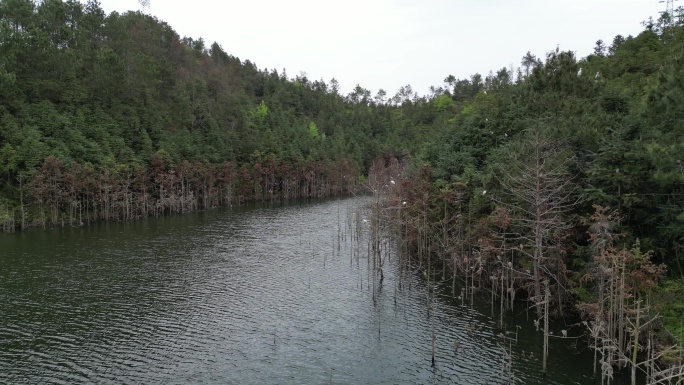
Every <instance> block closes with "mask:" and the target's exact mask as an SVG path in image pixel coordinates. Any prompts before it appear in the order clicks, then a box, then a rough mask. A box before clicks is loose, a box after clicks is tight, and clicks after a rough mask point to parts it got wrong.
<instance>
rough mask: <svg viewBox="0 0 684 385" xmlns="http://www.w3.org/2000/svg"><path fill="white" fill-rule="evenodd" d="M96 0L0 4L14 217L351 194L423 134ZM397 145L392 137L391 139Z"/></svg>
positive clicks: (0, 208)
mask: <svg viewBox="0 0 684 385" xmlns="http://www.w3.org/2000/svg"><path fill="white" fill-rule="evenodd" d="M338 91H339V85H338V84H337V82H336V81H335V79H332V80H331V81H330V82H329V84H326V82H324V81H323V80H318V81H310V80H309V79H308V78H307V77H306V76H305V75H304V74H300V75H298V76H296V77H294V78H288V76H287V74H286V73H285V72H284V71H281V72H280V73H279V72H278V71H277V70H267V69H264V70H260V69H258V68H257V66H256V65H255V64H254V63H251V62H250V61H249V60H245V61H241V60H240V59H239V58H236V57H234V56H231V55H229V54H227V53H226V52H225V51H224V50H223V49H222V48H221V47H220V46H219V45H218V44H217V43H214V44H212V45H211V46H210V47H206V45H205V43H204V41H203V40H202V39H201V38H200V39H192V38H189V37H183V38H181V37H180V36H179V35H178V34H177V33H176V32H175V31H174V30H173V29H172V28H171V27H170V26H168V25H167V24H166V23H164V22H162V21H159V20H157V19H155V18H153V17H151V16H148V15H144V14H141V13H139V12H129V13H126V14H118V13H116V12H114V13H112V14H110V15H106V14H105V13H104V12H103V10H102V9H101V8H100V6H99V3H98V2H97V1H88V2H87V3H85V4H83V3H81V2H79V1H75V0H71V1H61V0H46V1H41V2H34V1H31V0H7V1H2V2H1V3H0V223H1V224H2V228H3V230H4V231H14V230H16V229H26V228H30V227H34V226H40V227H44V226H46V225H80V224H83V223H88V221H91V220H96V219H107V220H128V219H131V218H137V217H140V216H146V215H161V214H163V213H173V212H184V211H189V210H196V209H203V208H207V207H213V206H216V205H222V204H234V203H243V202H247V201H264V200H269V201H274V200H283V199H292V198H299V197H320V196H328V195H335V194H340V193H344V192H346V191H347V189H348V188H350V187H353V186H355V185H357V184H358V182H359V179H360V178H363V177H362V175H363V170H365V169H367V167H368V165H369V164H370V162H371V160H372V159H373V158H374V157H376V156H377V155H379V154H384V153H393V152H395V151H396V152H397V153H400V154H408V153H410V152H415V150H416V148H417V146H418V144H417V141H416V140H415V137H413V136H412V135H413V134H414V131H412V130H411V129H410V127H409V122H408V121H407V120H405V119H404V118H403V117H402V115H401V114H397V112H398V108H397V106H396V105H394V106H390V105H384V104H383V105H379V104H376V101H370V102H369V100H370V97H369V92H368V91H366V90H363V89H361V88H360V87H357V89H356V90H355V91H354V92H353V93H351V94H350V95H347V96H343V95H340V94H339V92H338ZM390 143H394V144H396V145H393V144H390Z"/></svg>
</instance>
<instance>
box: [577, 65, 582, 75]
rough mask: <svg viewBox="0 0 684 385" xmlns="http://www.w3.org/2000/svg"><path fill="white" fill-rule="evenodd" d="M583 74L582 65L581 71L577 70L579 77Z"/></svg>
mask: <svg viewBox="0 0 684 385" xmlns="http://www.w3.org/2000/svg"><path fill="white" fill-rule="evenodd" d="M580 76H582V67H580V69H579V71H577V77H580Z"/></svg>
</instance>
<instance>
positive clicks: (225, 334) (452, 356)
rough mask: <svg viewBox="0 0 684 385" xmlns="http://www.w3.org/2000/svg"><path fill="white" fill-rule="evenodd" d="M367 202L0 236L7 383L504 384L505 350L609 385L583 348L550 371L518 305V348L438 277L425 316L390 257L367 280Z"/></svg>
mask: <svg viewBox="0 0 684 385" xmlns="http://www.w3.org/2000/svg"><path fill="white" fill-rule="evenodd" d="M368 202H369V200H368V198H364V197H356V198H348V199H336V200H322V201H315V202H313V203H297V204H289V205H278V206H251V207H240V208H233V209H216V210H210V211H206V212H200V213H193V214H187V215H182V216H172V217H165V218H160V219H143V220H140V221H136V222H131V223H99V224H95V225H92V226H89V227H86V228H64V229H49V230H46V231H31V232H26V233H20V234H3V235H0V383H11V384H22V383H31V384H34V383H52V384H73V383H165V384H167V383H168V384H176V383H177V384H185V383H203V384H363V383H366V384H429V383H430V384H495V383H501V379H502V376H503V375H504V373H503V368H504V360H503V358H502V356H503V353H504V352H505V351H510V352H511V353H512V361H513V365H512V373H513V374H514V376H515V378H516V383H519V384H593V383H600V380H597V381H596V382H595V380H593V378H592V377H593V376H592V356H593V353H592V352H591V351H589V350H584V348H585V347H586V341H585V340H584V339H572V338H567V339H563V338H552V339H551V346H550V358H549V374H548V376H547V377H546V378H545V379H544V378H543V377H542V375H541V351H542V347H541V341H542V334H541V332H540V331H536V330H535V327H534V325H533V323H532V321H531V319H528V317H527V311H526V310H525V308H524V306H518V309H516V312H515V314H508V315H507V316H506V324H507V325H509V326H508V329H509V330H511V331H514V330H517V329H519V331H518V333H517V340H518V341H517V343H515V341H512V340H511V339H512V338H514V337H515V335H514V334H513V333H510V334H508V336H509V337H510V338H508V339H506V338H504V337H503V336H501V335H500V334H501V331H500V330H499V328H497V322H496V319H495V318H492V317H491V314H490V313H491V312H490V305H489V304H487V303H486V302H484V301H483V302H480V303H476V304H475V305H474V306H472V307H471V306H469V305H468V304H466V305H465V306H462V305H461V301H459V300H454V299H452V297H451V282H450V281H449V282H445V283H444V284H440V283H437V284H434V283H430V285H435V286H434V289H435V292H436V293H437V294H436V295H435V298H434V300H433V305H432V307H433V309H434V312H433V315H432V316H428V306H427V294H426V293H427V288H428V287H427V285H428V283H427V282H426V280H425V278H424V275H423V274H422V272H420V271H419V270H418V269H412V270H411V271H412V272H410V273H406V272H404V274H403V278H402V283H403V284H402V286H401V289H399V288H398V285H397V280H398V263H397V262H398V259H397V258H396V256H394V257H392V254H391V253H389V254H388V257H387V261H386V263H385V265H384V280H383V282H382V285H380V284H379V282H378V281H377V280H376V281H375V282H373V280H372V278H371V280H370V281H369V277H371V274H369V271H368V269H369V263H368V259H367V255H368V253H367V244H368V243H367V237H368V234H369V229H368V226H367V225H368V222H365V221H364V220H365V218H366V217H367V216H368V213H367V211H366V209H365V206H366V205H367V204H368ZM356 226H361V227H360V232H359V234H360V235H361V237H360V238H358V239H357V238H352V233H355V231H354V229H356ZM387 247H388V250H390V251H391V249H392V245H391V242H389V241H387ZM369 283H370V284H369ZM558 322H560V323H559V325H561V326H558V327H557V329H558V331H557V332H556V335H558V334H560V328H562V327H563V326H562V325H563V324H562V320H559V321H558ZM516 326H520V328H516ZM433 329H434V330H435V335H436V340H435V351H436V362H435V366H434V367H432V366H431V352H432V330H433ZM552 330H554V328H552ZM582 332H583V330H581V326H577V327H574V328H571V329H569V332H568V335H569V336H577V335H580V334H582Z"/></svg>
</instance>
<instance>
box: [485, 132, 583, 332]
mask: <svg viewBox="0 0 684 385" xmlns="http://www.w3.org/2000/svg"><path fill="white" fill-rule="evenodd" d="M507 150H509V151H510V152H509V154H510V158H511V159H507V160H506V162H505V163H504V164H502V165H501V166H500V168H499V170H498V179H499V182H500V186H501V195H496V194H493V195H492V196H493V199H494V201H495V202H496V203H497V204H498V205H501V206H504V207H506V208H508V209H509V210H510V212H511V215H512V218H511V219H512V222H513V223H514V224H515V225H516V227H517V232H518V238H519V239H518V240H519V242H520V252H521V253H522V254H523V255H525V256H528V257H531V259H532V273H531V275H532V285H533V290H532V291H533V293H534V302H535V303H536V306H535V307H536V310H537V316H538V318H539V319H541V318H542V317H543V306H542V302H543V301H544V300H543V297H544V293H543V292H542V287H541V283H542V281H543V280H544V279H545V278H544V277H545V276H546V277H547V278H550V279H552V280H555V281H556V282H557V284H558V286H559V287H562V285H564V282H565V278H564V268H563V267H562V266H563V265H562V261H561V260H560V257H559V255H560V253H559V252H558V251H559V242H558V240H559V239H562V238H563V237H564V235H565V232H566V230H568V229H569V228H571V223H570V221H569V219H568V218H567V214H568V212H569V211H571V210H572V209H573V207H574V206H576V205H577V203H578V198H577V197H576V194H575V187H574V184H573V179H574V178H573V177H572V176H571V174H570V172H569V166H570V164H571V162H572V161H573V159H572V158H571V157H569V156H568V154H567V152H566V151H565V149H564V146H563V145H562V143H559V142H558V141H557V140H556V139H553V138H552V137H551V136H549V135H547V134H546V133H544V132H542V131H540V130H533V131H530V132H529V133H528V134H527V135H525V136H523V138H522V139H521V141H519V142H517V143H513V144H512V145H511V146H510V148H508V149H507ZM526 250H531V252H527V251H526Z"/></svg>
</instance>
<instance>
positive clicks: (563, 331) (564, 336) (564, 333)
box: [561, 330, 568, 338]
mask: <svg viewBox="0 0 684 385" xmlns="http://www.w3.org/2000/svg"><path fill="white" fill-rule="evenodd" d="M561 334H562V335H563V338H566V337H567V336H568V331H567V330H561Z"/></svg>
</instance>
